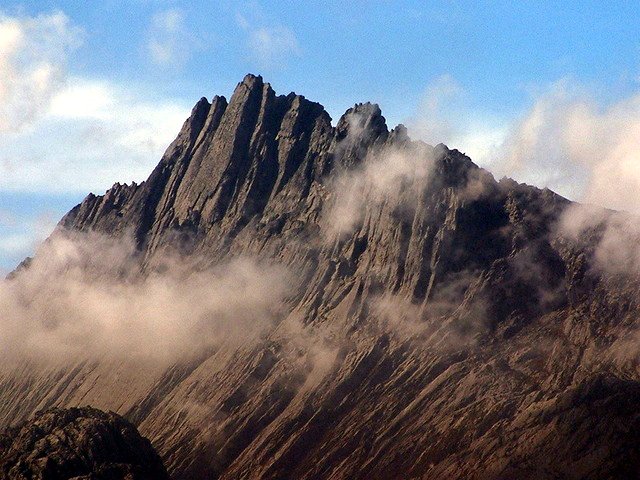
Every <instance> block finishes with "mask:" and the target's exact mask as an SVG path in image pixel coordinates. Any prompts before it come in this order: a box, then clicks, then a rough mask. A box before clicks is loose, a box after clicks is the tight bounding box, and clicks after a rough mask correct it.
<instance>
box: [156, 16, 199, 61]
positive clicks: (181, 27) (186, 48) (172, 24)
mask: <svg viewBox="0 0 640 480" xmlns="http://www.w3.org/2000/svg"><path fill="white" fill-rule="evenodd" d="M196 45H197V42H196V41H195V38H194V37H193V35H191V34H190V33H189V30H188V28H187V27H186V25H185V14H184V11H183V10H182V9H180V8H177V7H174V8H169V9H167V10H163V11H160V12H157V13H156V14H155V15H153V17H152V18H151V25H150V27H149V33H148V38H147V45H146V47H147V53H148V55H149V58H150V59H151V61H152V62H153V63H154V64H156V65H158V66H160V67H163V68H181V67H183V66H184V65H185V64H186V63H187V62H188V61H189V58H190V57H191V54H192V51H193V48H194V47H195V46H196Z"/></svg>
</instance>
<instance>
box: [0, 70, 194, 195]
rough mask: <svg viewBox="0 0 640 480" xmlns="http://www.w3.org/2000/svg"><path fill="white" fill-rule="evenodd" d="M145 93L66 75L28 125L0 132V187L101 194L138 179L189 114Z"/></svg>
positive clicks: (186, 109)
mask: <svg viewBox="0 0 640 480" xmlns="http://www.w3.org/2000/svg"><path fill="white" fill-rule="evenodd" d="M146 96H147V95H146V92H137V93H136V92H133V91H132V90H131V88H127V89H125V88H123V87H120V86H118V85H115V84H112V83H109V82H105V81H92V80H87V79H80V78H72V79H70V80H69V82H68V86H67V87H66V88H64V89H63V90H61V91H60V92H58V93H57V94H56V95H55V96H54V97H53V98H52V100H51V105H50V107H49V109H48V110H47V111H46V112H44V113H43V114H42V116H41V118H40V119H39V120H37V121H36V122H34V123H33V124H32V126H31V128H29V129H28V130H25V131H23V132H20V133H16V134H12V135H9V136H4V137H2V136H0V173H1V174H0V189H1V190H13V191H32V192H35V191H40V192H78V191H80V192H88V191H94V192H101V191H104V190H105V189H106V188H108V187H109V186H111V185H112V184H113V183H114V182H116V181H131V180H135V181H141V180H144V179H145V178H146V177H147V176H148V175H149V173H150V171H151V170H152V168H153V167H154V166H155V164H156V163H157V162H158V161H159V159H160V157H161V156H162V153H163V152H164V150H165V148H166V147H167V146H168V145H169V143H170V142H171V141H172V140H173V139H174V138H175V136H176V135H177V133H178V131H179V129H180V125H181V124H182V122H183V121H184V120H185V118H186V117H187V116H188V114H189V108H188V106H187V105H183V104H181V103H178V102H175V101H169V100H164V101H163V100H159V101H149V100H145V97H146Z"/></svg>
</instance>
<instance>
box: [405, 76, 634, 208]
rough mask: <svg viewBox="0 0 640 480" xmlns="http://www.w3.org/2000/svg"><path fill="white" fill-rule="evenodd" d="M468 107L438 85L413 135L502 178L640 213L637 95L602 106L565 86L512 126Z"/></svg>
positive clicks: (459, 92)
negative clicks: (460, 154) (457, 152)
mask: <svg viewBox="0 0 640 480" xmlns="http://www.w3.org/2000/svg"><path fill="white" fill-rule="evenodd" d="M463 100H464V90H463V89H462V88H461V87H460V86H459V85H458V84H457V82H456V81H455V80H454V79H453V78H451V77H450V76H447V75H445V76H442V77H440V78H438V79H436V81H435V82H434V83H433V84H432V85H430V86H429V87H428V88H427V89H426V92H425V95H424V98H423V100H422V102H421V104H420V106H419V108H418V113H417V114H416V115H415V116H414V117H413V118H411V119H409V121H408V124H409V127H410V134H411V135H413V136H417V137H418V138H421V139H423V140H425V141H427V142H429V143H432V144H435V143H439V142H443V143H446V144H447V145H449V146H450V147H452V148H457V149H459V150H462V151H464V152H466V153H467V154H468V155H469V156H470V157H471V158H472V159H473V160H474V161H475V162H476V163H478V164H480V165H482V166H485V167H487V168H488V169H489V170H491V171H492V173H494V174H495V175H497V176H502V175H507V176H510V177H513V178H514V179H516V180H518V181H520V182H526V183H530V184H533V185H536V186H538V187H548V188H551V189H552V190H555V191H556V192H558V193H560V194H562V195H565V196H567V197H568V198H570V199H573V200H579V201H586V202H590V203H595V204H598V205H602V206H605V207H609V208H613V209H618V210H629V211H633V212H640V94H635V95H631V96H629V97H627V98H622V99H620V100H618V101H617V102H615V103H613V104H610V105H607V106H602V105H600V104H599V103H598V102H597V101H596V100H595V99H594V98H593V97H592V96H591V95H590V93H589V92H588V91H587V90H586V89H585V88H582V87H581V86H580V85H578V84H576V83H575V82H573V83H572V82H569V81H568V80H563V81H560V82H557V83H556V84H554V85H552V86H551V87H550V88H548V89H547V90H546V91H544V92H543V93H542V94H539V95H538V96H537V97H536V98H534V100H533V102H532V105H531V107H530V108H528V109H527V110H526V111H524V112H523V113H522V115H520V116H518V117H517V118H511V119H498V118H492V117H491V116H490V115H487V114H485V113H482V112H477V111H474V110H473V109H472V108H470V107H469V106H468V105H465V102H464V101H463Z"/></svg>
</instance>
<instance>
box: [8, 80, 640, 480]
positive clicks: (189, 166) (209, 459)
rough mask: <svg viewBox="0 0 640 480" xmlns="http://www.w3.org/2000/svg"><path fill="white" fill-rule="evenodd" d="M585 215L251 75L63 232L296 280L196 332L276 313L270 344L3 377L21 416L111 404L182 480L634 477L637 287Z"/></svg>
mask: <svg viewBox="0 0 640 480" xmlns="http://www.w3.org/2000/svg"><path fill="white" fill-rule="evenodd" d="M575 207H576V205H575V204H572V203H571V202H569V201H568V200H566V199H564V198H562V197H560V196H559V195H557V194H555V193H553V192H551V191H549V190H540V189H537V188H534V187H531V186H527V185H523V184H519V183H517V182H515V181H513V180H509V179H503V180H500V182H496V180H495V179H494V178H493V176H492V175H491V174H490V173H489V172H487V171H486V170H484V169H482V168H480V167H478V166H477V165H475V164H474V163H473V161H472V160H471V159H470V158H469V157H467V156H466V155H465V154H463V153H461V152H460V151H458V150H455V149H450V148H448V147H447V146H445V145H443V144H439V145H436V146H435V147H432V146H430V145H427V144H426V143H423V142H420V141H412V140H411V139H410V137H409V133H408V132H407V130H406V128H405V127H404V126H402V125H399V126H397V127H396V128H394V129H393V130H391V131H389V130H388V127H387V125H386V120H385V118H384V116H383V115H382V112H381V111H380V108H379V107H378V106H377V105H375V104H371V103H364V104H357V105H355V106H354V107H352V108H350V109H349V110H347V112H346V113H345V114H344V115H343V116H342V117H341V118H340V119H339V120H338V122H337V124H336V125H335V126H333V125H332V122H331V118H330V117H329V115H328V114H327V112H326V111H325V110H324V108H323V107H322V105H320V104H318V103H314V102H311V101H309V100H307V99H305V98H304V97H302V96H300V95H296V94H294V93H291V94H288V95H277V94H276V93H275V92H274V91H273V90H272V88H271V87H270V86H269V84H266V83H264V82H263V80H262V78H261V77H259V76H253V75H248V76H247V77H245V79H244V80H243V81H242V82H241V83H240V84H238V86H237V88H236V89H235V91H234V92H233V94H232V96H231V97H230V100H229V101H228V102H227V100H226V99H225V98H224V97H214V98H213V99H212V101H211V102H208V101H206V100H200V101H199V102H198V103H197V104H196V106H195V107H194V109H193V111H192V113H191V116H190V117H189V119H187V121H186V122H185V123H184V126H183V128H182V130H181V131H180V133H179V134H178V137H177V138H176V140H175V141H174V142H173V143H172V144H171V145H170V146H169V148H168V149H167V151H166V153H165V155H164V157H163V158H162V160H161V161H160V163H159V164H158V165H157V167H156V168H155V169H154V170H153V172H152V173H151V175H150V176H149V178H148V179H147V180H146V181H145V182H143V183H142V184H140V185H131V186H127V185H119V184H117V185H115V186H114V187H113V188H112V189H110V190H109V191H108V192H107V193H106V194H104V195H90V196H87V197H86V198H85V200H84V201H83V202H82V203H81V204H80V205H78V206H77V207H75V208H74V209H73V210H72V211H71V212H69V214H67V215H66V216H65V217H64V219H63V220H62V221H61V229H62V230H64V231H71V232H72V233H73V234H76V235H79V236H81V235H83V234H85V233H87V232H90V234H91V235H98V236H100V238H102V237H106V238H108V239H109V240H110V241H114V240H116V241H118V240H120V239H128V236H129V235H131V234H133V236H134V241H135V242H134V243H135V255H132V257H133V258H134V260H135V262H139V263H140V267H141V270H142V272H143V274H144V273H146V274H149V276H150V277H152V278H155V277H154V276H153V275H151V273H154V274H155V273H157V272H162V271H163V270H162V269H161V268H157V267H158V265H157V264H158V263H159V262H162V260H163V259H165V258H169V259H170V260H173V261H174V263H180V264H185V265H191V263H189V262H196V263H197V270H198V272H200V271H206V270H207V269H208V268H213V267H216V266H220V265H223V266H228V265H230V264H232V262H233V261H235V260H239V259H240V260H243V261H249V259H250V260H251V261H255V262H257V263H258V265H259V267H257V268H255V269H253V270H250V271H251V272H252V273H251V275H252V276H254V277H259V278H258V280H260V281H258V285H259V286H263V285H267V287H271V286H272V284H273V283H276V282H275V281H274V280H273V279H272V278H267V279H263V278H262V277H261V272H262V270H264V269H266V268H267V267H266V266H267V265H272V264H276V265H277V266H278V267H279V268H282V269H283V270H285V271H286V272H287V273H288V274H289V275H288V276H286V281H283V282H282V283H286V287H287V288H286V289H285V290H286V292H287V293H286V298H283V299H279V298H277V301H278V303H277V305H271V304H270V305H269V308H260V309H259V312H257V313H256V312H251V315H248V317H249V319H250V320H251V321H250V322H248V321H246V319H245V318H239V314H238V313H237V312H238V311H239V310H242V309H243V307H244V304H245V303H247V302H249V301H250V300H251V298H252V293H251V292H247V293H246V296H245V297H243V298H242V301H239V302H236V303H233V302H227V301H226V300H227V298H228V297H233V292H231V293H230V292H229V291H228V290H226V291H225V294H224V295H221V296H222V297H224V300H225V302H222V303H224V305H226V304H227V303H231V304H232V305H233V306H234V308H235V310H234V311H232V312H228V311H226V310H225V309H224V308H223V307H220V306H219V305H217V306H216V308H214V309H212V311H206V312H200V313H201V314H202V315H201V317H202V319H201V318H200V316H198V317H197V320H202V322H204V325H205V326H206V325H207V323H206V322H207V321H213V320H214V319H217V318H218V317H223V318H225V319H232V320H235V321H237V322H235V323H232V324H231V325H237V324H239V325H241V326H242V328H244V329H245V330H247V331H249V330H250V329H251V326H252V325H254V323H256V318H257V317H259V316H260V315H261V314H263V313H264V311H265V310H268V311H269V313H270V314H272V315H273V317H270V319H269V322H267V325H266V326H264V330H261V331H260V332H259V335H255V336H253V337H252V336H250V335H240V336H241V337H242V338H241V339H240V340H239V341H237V342H235V341H234V342H231V341H225V342H222V343H215V344H214V345H209V348H202V349H201V350H198V351H195V352H191V351H190V352H189V353H190V355H188V356H185V357H184V358H182V357H181V358H180V359H178V360H176V361H175V362H174V363H172V364H171V365H169V366H167V367H166V368H164V367H163V368H160V367H158V366H154V367H153V368H151V369H149V370H146V371H142V369H141V370H140V372H138V371H137V369H136V368H133V369H132V368H131V362H129V363H128V362H127V361H122V362H120V363H118V362H106V361H104V360H102V359H92V358H90V359H82V360H78V362H76V363H74V364H73V366H72V367H69V368H66V369H65V368H61V369H60V370H55V372H53V373H52V371H51V370H48V369H43V370H42V371H40V370H32V369H31V367H30V366H28V367H27V366H25V367H24V368H23V369H22V370H19V371H17V372H18V373H15V372H13V373H12V372H9V373H6V374H0V382H3V383H0V385H5V386H6V388H5V390H2V389H0V420H2V421H4V422H5V423H10V422H14V421H15V419H16V418H21V415H27V414H28V413H31V412H33V411H34V410H35V409H36V408H37V406H39V405H40V406H42V405H44V406H51V405H63V406H64V405H74V404H78V402H85V401H86V399H87V398H91V399H93V400H94V401H95V402H96V403H97V404H98V405H100V406H102V407H105V408H113V409H117V410H118V412H119V413H122V414H124V415H125V416H126V417H127V418H130V419H132V420H134V421H135V422H136V423H137V424H138V425H139V427H140V429H141V431H142V432H143V433H144V434H145V435H146V436H148V437H149V438H151V439H152V440H153V442H154V444H155V445H156V446H157V448H158V449H159V451H160V453H161V454H162V455H163V457H164V459H165V462H166V465H167V466H168V468H169V470H170V472H171V474H172V475H173V476H174V477H175V478H178V479H183V478H184V479H186V478H221V479H232V478H256V479H257V478H260V479H276V478H299V479H303V480H305V479H306V480H310V479H316V478H336V479H343V478H350V479H351V478H353V479H368V478H412V479H413V478H415V479H418V478H478V479H480V478H482V479H496V480H497V479H504V478H594V479H595V478H635V477H637V476H638V472H639V471H640V470H638V468H639V465H640V454H639V453H638V448H637V444H638V442H637V435H635V434H634V433H633V432H634V431H635V430H634V428H631V427H633V426H634V425H636V423H637V419H636V417H635V416H634V414H633V408H634V398H636V397H637V392H638V389H639V388H640V387H639V385H640V378H639V376H638V369H637V366H638V362H637V358H635V357H634V356H633V355H630V354H629V352H630V351H632V352H633V351H635V350H634V348H635V347H634V345H635V339H636V338H637V332H636V327H635V323H636V322H635V319H636V318H637V316H638V311H639V310H638V309H639V308H640V307H639V306H638V302H637V298H638V295H639V294H640V292H639V291H638V288H639V287H638V284H637V283H633V282H629V281H627V280H626V277H624V279H623V280H624V282H626V283H623V282H622V281H617V283H616V282H614V281H613V280H612V279H613V275H612V274H610V273H608V272H606V271H603V270H602V266H601V264H600V263H599V262H601V254H602V253H603V252H602V249H601V248H600V247H601V246H602V242H603V239H605V240H608V241H609V243H607V244H606V245H605V246H606V247H607V248H609V249H611V238H613V239H614V240H615V239H617V238H619V237H620V238H626V237H625V233H624V229H622V230H620V231H616V232H615V233H616V235H614V236H613V237H609V238H608V237H607V231H606V227H607V221H608V220H607V219H608V218H609V217H607V216H606V214H603V217H602V218H603V220H602V222H601V224H600V227H599V228H598V229H592V230H590V231H589V235H588V236H586V237H584V238H582V237H581V236H580V235H570V234H568V233H567V232H566V231H565V230H563V228H561V227H562V224H563V221H564V220H566V219H567V218H568V217H567V215H568V214H569V215H570V214H571V213H572V212H573V210H572V209H573V208H575ZM569 219H570V220H572V221H573V220H574V219H573V218H571V217H569ZM574 223H575V222H574ZM92 238H95V237H92ZM626 244H630V242H627V243H626ZM626 244H625V245H626ZM613 245H614V246H620V243H619V242H618V243H616V242H613ZM622 247H624V248H626V247H625V246H624V245H622ZM622 247H620V248H622ZM624 248H623V251H626V250H624ZM614 252H617V250H615V249H614ZM605 253H607V252H605ZM176 259H177V260H178V261H177V262H176ZM31 263H32V264H33V263H35V264H37V263H38V262H37V258H36V260H34V262H31ZM136 265H137V264H136ZM29 268H31V267H25V268H24V269H23V270H22V271H21V272H18V273H17V274H16V277H17V280H16V278H14V279H13V280H12V281H19V279H20V277H19V275H22V274H23V273H24V271H25V270H28V269H29ZM167 268H168V267H167ZM218 278H219V277H216V276H215V275H214V276H213V278H212V279H211V281H210V282H209V283H207V287H210V286H212V285H214V284H215V282H216V281H217V279H218ZM181 279H182V277H181ZM242 280H243V282H244V283H247V282H248V280H247V278H246V276H243V277H242ZM249 280H250V279H249ZM241 283H242V282H241ZM249 283H251V282H249ZM234 285H235V284H234ZM263 288H264V287H263ZM256 289H259V288H258V287H256ZM181 291H182V290H181ZM204 291H205V292H206V293H207V295H206V296H205V297H204V298H205V299H207V301H208V300H209V299H210V297H212V296H213V293H211V292H210V291H209V290H206V289H205V290H204ZM267 292H268V295H265V296H266V297H268V298H273V297H274V295H273V294H272V290H270V289H269V288H267ZM145 293H147V292H146V291H145ZM52 298H53V297H52ZM189 298H191V297H189ZM203 302H204V300H203V301H201V302H193V303H194V304H196V303H198V304H200V303H203ZM205 303H206V302H205ZM154 307H155V306H154ZM172 309H173V305H171V308H167V310H172ZM152 311H153V313H152V314H151V315H150V316H152V317H154V319H155V318H156V316H157V315H160V313H163V312H158V308H153V309H152ZM242 311H243V310H242ZM130 320H131V319H129V318H127V321H130ZM180 321H182V322H184V321H185V319H184V318H183V317H180ZM238 322H239V323H238ZM176 323H177V324H178V325H180V322H176ZM214 323H215V322H214ZM173 326H175V325H173V323H172V328H173ZM198 327H199V328H202V327H203V324H201V323H198ZM171 331H173V330H171ZM243 333H246V332H245V331H244V330H243ZM200 336H201V330H197V335H196V336H195V337H196V338H197V339H198V340H199V339H200ZM190 338H193V337H190ZM194 350H197V349H195V348H194ZM51 368H52V369H53V368H54V367H51ZM24 372H27V374H26V375H24ZM123 378H125V379H127V380H126V382H123V380H122V379H123ZM123 384H125V385H126V388H127V389H128V390H127V393H126V394H123V395H120V396H119V395H117V394H114V393H113V392H114V391H120V390H119V389H120V388H121V386H122V385H123ZM34 385H36V386H37V387H33V386H34ZM636 403H637V402H636ZM629 426H631V427H629ZM636 430H637V429H636ZM619 446H622V447H621V448H618V447H619ZM558 451H561V452H562V455H561V456H558V455H553V452H558Z"/></svg>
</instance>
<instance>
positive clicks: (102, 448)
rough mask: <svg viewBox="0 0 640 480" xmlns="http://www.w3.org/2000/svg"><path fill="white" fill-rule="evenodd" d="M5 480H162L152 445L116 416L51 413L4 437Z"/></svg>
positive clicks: (0, 438)
mask: <svg viewBox="0 0 640 480" xmlns="http://www.w3.org/2000/svg"><path fill="white" fill-rule="evenodd" d="M0 478H3V479H7V480H27V479H38V480H66V479H72V478H73V479H76V480H90V479H93V480H124V479H129V480H162V479H168V478H169V476H168V475H167V472H166V470H165V468H164V466H163V465H162V461H161V460H160V457H159V456H158V454H157V453H156V452H155V450H154V449H153V447H152V446H151V443H150V442H149V440H147V439H146V438H143V437H141V436H140V434H139V433H138V431H137V430H136V428H135V427H134V426H133V425H131V424H130V423H129V422H127V421H126V420H124V419H123V418H122V417H120V416H118V415H116V414H114V413H105V412H102V411H100V410H96V409H94V408H86V407H85V408H71V409H68V410H63V409H52V410H48V411H45V412H39V413H37V414H36V416H35V417H34V418H33V419H31V420H29V421H27V422H24V423H22V424H21V425H19V426H17V427H15V428H12V429H9V430H8V431H6V432H4V433H3V434H0Z"/></svg>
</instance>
